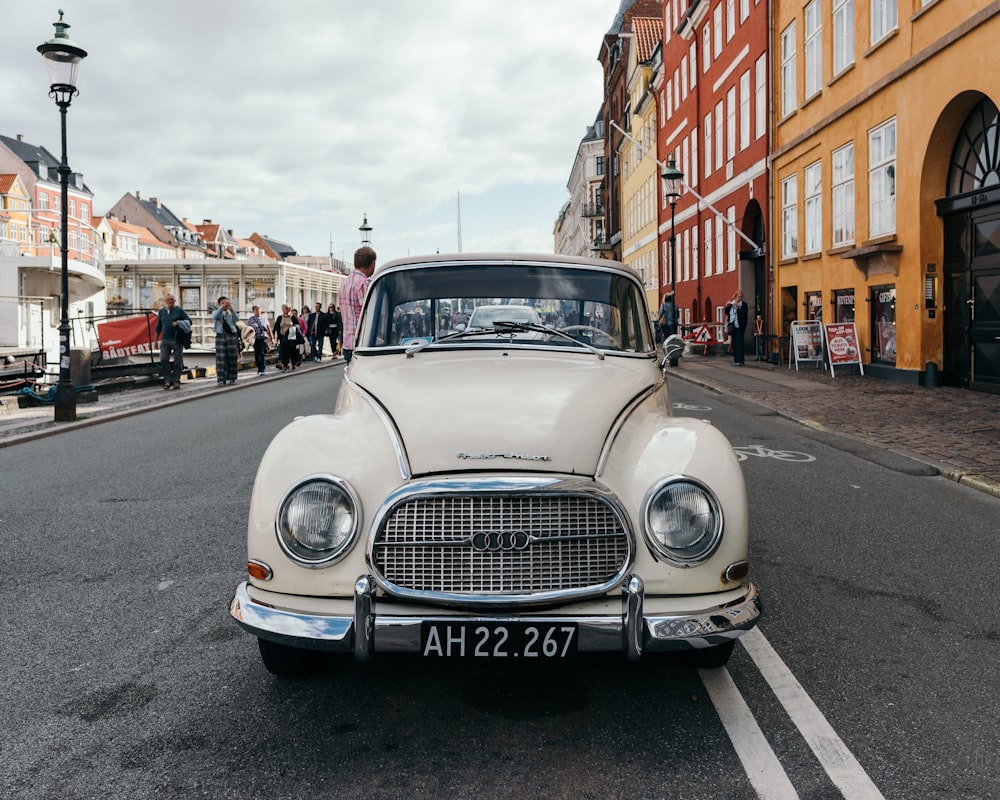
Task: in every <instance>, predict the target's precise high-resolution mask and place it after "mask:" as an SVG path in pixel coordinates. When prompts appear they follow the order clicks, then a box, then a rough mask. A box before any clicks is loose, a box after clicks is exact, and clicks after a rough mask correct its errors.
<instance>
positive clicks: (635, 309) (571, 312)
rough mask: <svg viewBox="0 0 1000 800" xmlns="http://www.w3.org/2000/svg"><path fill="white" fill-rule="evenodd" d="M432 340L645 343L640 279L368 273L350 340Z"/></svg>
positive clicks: (495, 270)
mask: <svg viewBox="0 0 1000 800" xmlns="http://www.w3.org/2000/svg"><path fill="white" fill-rule="evenodd" d="M439 343H440V344H441V345H445V344H447V345H449V346H452V345H454V346H462V347H468V346H475V347H479V346H483V345H489V346H496V345H497V344H501V345H507V346H509V345H524V346H528V347H539V346H552V347H560V348H567V347H568V348H572V347H579V348H583V349H587V348H599V349H600V350H602V351H605V350H606V351H611V352H615V351H618V352H629V353H648V352H650V351H651V350H652V349H653V344H652V338H651V335H650V328H649V318H648V315H647V312H646V305H645V298H644V297H643V294H642V288H641V287H640V286H639V284H638V283H637V282H636V281H634V280H633V279H631V278H630V277H629V276H627V275H624V274H622V273H620V272H617V271H614V270H601V269H592V268H591V269H587V268H578V267H574V266H572V265H543V264H517V263H515V264H509V263H468V264H453V263H450V264H445V265H440V264H432V265H428V266H408V267H405V268H403V269H399V270H390V271H388V272H386V273H383V274H380V275H376V277H375V279H374V280H373V281H372V284H371V286H370V288H369V297H368V300H367V303H366V306H365V318H364V320H363V321H362V326H361V331H360V336H359V340H358V347H359V348H361V349H372V348H398V347H408V346H414V345H420V346H436V345H437V344H439Z"/></svg>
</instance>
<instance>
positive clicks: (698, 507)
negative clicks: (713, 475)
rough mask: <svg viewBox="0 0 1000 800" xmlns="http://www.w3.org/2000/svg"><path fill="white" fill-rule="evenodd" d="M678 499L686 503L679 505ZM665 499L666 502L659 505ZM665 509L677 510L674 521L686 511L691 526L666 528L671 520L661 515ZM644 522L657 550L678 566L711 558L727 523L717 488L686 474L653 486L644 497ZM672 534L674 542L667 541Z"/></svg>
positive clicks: (644, 526)
mask: <svg viewBox="0 0 1000 800" xmlns="http://www.w3.org/2000/svg"><path fill="white" fill-rule="evenodd" d="M682 492H683V494H682ZM678 500H683V501H686V503H687V505H684V506H683V507H681V506H679V504H678V502H677V501H678ZM692 500H693V504H692V503H691V501H692ZM663 501H666V506H661V505H660V504H661V502H663ZM692 505H693V507H690V506H692ZM663 512H666V513H667V514H668V515H669V514H670V513H671V512H674V516H675V519H674V520H673V522H674V523H676V522H677V521H678V520H677V517H683V516H684V515H685V513H687V515H688V516H689V518H690V519H689V522H690V523H691V526H690V527H689V528H686V529H684V530H677V529H674V530H666V529H665V528H664V524H665V522H669V520H664V519H663V518H662V517H663ZM642 525H643V535H644V536H645V537H646V541H647V542H648V543H649V546H650V547H651V548H652V550H653V552H654V554H655V555H656V556H657V557H659V558H662V559H664V560H666V561H669V562H670V563H671V564H675V565H676V566H679V567H694V566H697V565H698V564H702V563H704V562H705V561H707V560H708V559H709V558H711V557H712V555H714V553H715V551H716V550H718V549H719V544H720V543H721V542H722V532H723V529H724V527H725V525H724V519H723V514H722V504H721V503H720V502H719V498H718V497H716V495H715V492H713V491H712V490H711V489H710V488H708V486H706V485H705V484H704V483H702V482H701V481H699V480H696V479H694V478H691V477H688V476H686V475H671V476H669V477H667V478H664V479H663V480H661V481H660V482H659V483H657V484H655V485H654V486H653V487H652V488H650V490H649V491H648V492H647V493H646V497H645V498H644V499H643V501H642ZM671 536H673V537H674V539H675V542H674V544H673V545H671V544H669V543H668V540H669V538H670V537H671Z"/></svg>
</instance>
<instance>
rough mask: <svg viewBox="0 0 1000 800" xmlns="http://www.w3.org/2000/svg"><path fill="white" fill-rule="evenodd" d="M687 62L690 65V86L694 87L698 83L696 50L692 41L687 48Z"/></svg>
mask: <svg viewBox="0 0 1000 800" xmlns="http://www.w3.org/2000/svg"><path fill="white" fill-rule="evenodd" d="M688 64H689V65H690V67H691V84H690V88H691V89H694V87H695V86H697V85H698V52H697V48H696V47H695V43H694V42H691V47H689V48H688Z"/></svg>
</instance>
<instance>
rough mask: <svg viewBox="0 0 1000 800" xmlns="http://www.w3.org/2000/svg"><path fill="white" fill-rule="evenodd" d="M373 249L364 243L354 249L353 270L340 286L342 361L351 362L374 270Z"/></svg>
mask: <svg viewBox="0 0 1000 800" xmlns="http://www.w3.org/2000/svg"><path fill="white" fill-rule="evenodd" d="M375 258H376V256H375V251H374V250H372V249H371V248H370V247H368V246H367V245H365V246H364V247H359V248H358V249H357V250H355V251H354V271H353V272H352V273H351V274H350V275H348V276H347V277H346V278H345V279H344V282H343V284H342V285H341V287H340V295H341V297H343V304H342V305H341V314H342V315H343V319H344V361H346V362H347V363H348V364H350V363H351V357H352V356H353V355H354V337H355V335H356V334H357V332H358V322H360V321H361V306H362V304H363V303H364V302H365V292H366V291H367V290H368V281H369V280H371V277H372V273H373V272H375Z"/></svg>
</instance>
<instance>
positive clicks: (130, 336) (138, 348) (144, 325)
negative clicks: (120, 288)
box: [97, 314, 156, 358]
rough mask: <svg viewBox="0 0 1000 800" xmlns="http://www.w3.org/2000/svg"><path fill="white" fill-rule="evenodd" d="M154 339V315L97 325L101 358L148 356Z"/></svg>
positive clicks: (109, 321) (114, 320)
mask: <svg viewBox="0 0 1000 800" xmlns="http://www.w3.org/2000/svg"><path fill="white" fill-rule="evenodd" d="M155 338H156V314H143V315H142V316H141V317H127V318H125V319H113V320H108V321H107V322H99V323H98V324H97V340H98V342H99V343H100V346H101V356H102V358H122V357H124V356H135V355H140V354H147V355H148V354H149V353H151V352H152V351H153V342H154V340H155Z"/></svg>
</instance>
